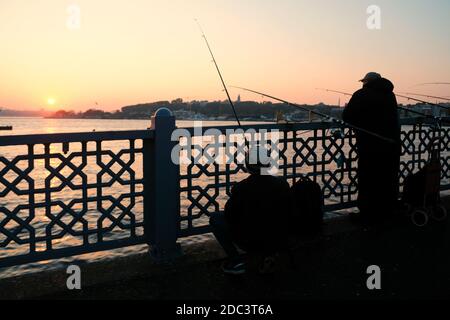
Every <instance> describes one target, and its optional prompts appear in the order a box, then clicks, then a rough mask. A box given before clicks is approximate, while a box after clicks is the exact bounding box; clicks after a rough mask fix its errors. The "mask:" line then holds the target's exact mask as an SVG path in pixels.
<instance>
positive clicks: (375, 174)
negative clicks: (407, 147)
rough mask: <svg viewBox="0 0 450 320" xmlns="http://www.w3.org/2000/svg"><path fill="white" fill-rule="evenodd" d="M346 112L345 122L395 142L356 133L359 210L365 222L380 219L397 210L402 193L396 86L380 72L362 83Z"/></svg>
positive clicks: (368, 76)
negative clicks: (400, 188)
mask: <svg viewBox="0 0 450 320" xmlns="http://www.w3.org/2000/svg"><path fill="white" fill-rule="evenodd" d="M360 81H361V82H362V83H363V87H362V89H360V90H358V91H357V92H355V93H354V94H353V96H352V98H351V99H350V102H349V103H348V105H347V106H346V108H345V110H344V112H343V120H344V121H346V122H348V123H350V124H353V125H355V126H358V127H360V128H363V129H366V130H368V131H371V132H374V133H377V134H378V135H381V136H384V137H386V138H389V139H392V140H393V141H395V143H392V142H391V143H389V142H386V141H384V140H382V139H379V138H377V137H374V136H372V135H369V134H367V133H364V132H361V131H356V140H357V143H356V146H357V151H358V156H359V160H358V172H357V173H358V188H359V192H358V208H359V211H360V214H359V216H358V217H360V218H361V219H362V220H364V221H373V220H379V219H382V218H384V217H387V216H389V215H391V214H392V212H393V211H394V210H395V207H396V203H397V200H398V193H399V179H398V172H399V167H400V153H401V145H400V124H399V116H398V106H397V99H396V97H395V94H394V92H393V91H394V85H393V84H392V82H391V81H389V80H387V79H385V78H383V77H381V75H380V74H378V73H376V72H370V73H368V74H367V75H366V76H365V77H364V78H363V79H362V80H360Z"/></svg>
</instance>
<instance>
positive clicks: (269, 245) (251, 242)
mask: <svg viewBox="0 0 450 320" xmlns="http://www.w3.org/2000/svg"><path fill="white" fill-rule="evenodd" d="M252 151H254V150H251V152H250V153H249V154H250V155H249V156H247V157H246V169H247V172H248V173H249V174H250V176H249V177H248V178H247V179H245V180H243V181H241V182H239V183H238V184H236V185H235V186H234V187H233V188H232V189H231V196H230V199H229V200H228V202H227V203H226V205H225V212H224V213H217V214H212V215H211V217H210V226H211V228H212V231H213V233H214V235H215V237H216V239H217V241H218V242H219V243H220V245H221V246H222V247H223V249H224V251H225V252H226V254H227V256H228V259H227V261H225V262H224V264H223V265H222V270H223V272H224V273H226V274H232V275H239V274H243V273H245V272H246V266H247V264H246V261H245V259H244V258H243V257H242V256H241V255H240V254H239V251H238V248H239V249H241V250H243V251H245V252H247V253H257V254H259V255H260V256H261V257H263V259H262V261H261V264H260V266H259V269H260V272H262V273H264V272H265V271H268V270H267V269H271V267H272V265H273V263H274V254H275V253H276V252H277V251H278V250H279V249H280V248H281V247H282V246H283V245H285V244H286V243H287V237H288V232H287V230H288V217H289V215H290V213H291V210H292V198H291V193H290V188H289V184H288V183H287V181H286V180H284V179H283V178H279V177H274V176H271V175H269V174H267V173H266V172H267V171H268V170H267V168H268V167H270V165H264V164H262V163H261V162H260V161H259V157H258V155H257V154H258V152H252ZM255 153H256V155H255V156H254V154H255ZM255 158H256V159H255Z"/></svg>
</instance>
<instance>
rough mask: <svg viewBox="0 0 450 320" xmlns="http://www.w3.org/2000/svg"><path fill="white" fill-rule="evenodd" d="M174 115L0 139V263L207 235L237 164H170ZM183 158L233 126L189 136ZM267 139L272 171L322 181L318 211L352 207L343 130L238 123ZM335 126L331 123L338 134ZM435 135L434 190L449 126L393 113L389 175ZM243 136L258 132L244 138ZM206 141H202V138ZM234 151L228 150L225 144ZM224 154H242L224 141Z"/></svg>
mask: <svg viewBox="0 0 450 320" xmlns="http://www.w3.org/2000/svg"><path fill="white" fill-rule="evenodd" d="M175 128H176V127H175V119H174V117H173V116H171V115H170V113H169V112H168V111H167V110H165V111H163V112H158V114H157V115H156V116H155V117H154V118H153V119H152V130H141V131H124V132H104V133H101V132H92V133H72V134H49V135H30V136H9V137H0V267H5V266H12V265H18V264H24V263H29V262H35V261H41V260H48V259H55V258H60V257H67V256H72V255H78V254H84V253H90V252H96V251H101V250H109V249H115V248H121V247H125V246H132V245H136V244H144V243H146V244H148V245H149V246H150V248H151V252H152V255H153V257H155V258H156V259H166V258H170V257H172V256H174V255H177V254H179V248H178V246H177V239H180V238H182V237H187V236H192V235H199V234H204V233H207V232H209V228H208V217H209V216H210V214H211V213H214V212H220V211H222V210H223V208H224V204H225V202H226V200H227V198H228V196H229V194H230V190H231V187H232V186H233V185H234V184H235V183H236V182H237V181H239V180H241V179H242V178H244V177H245V176H246V174H245V172H244V168H243V166H242V165H241V164H236V162H233V163H231V164H224V163H217V162H215V163H212V164H202V163H201V161H200V163H199V162H198V161H196V162H195V163H190V164H181V165H179V166H178V165H176V164H174V163H173V162H172V158H171V157H172V156H173V154H174V153H173V150H174V149H173V148H174V146H177V145H178V146H180V145H182V144H183V143H182V142H181V140H182V139H181V140H180V141H172V140H173V137H172V133H173V132H174V129H175ZM208 129H212V128H202V131H201V132H200V133H199V132H197V130H196V129H195V128H187V129H186V132H188V133H189V134H191V135H192V136H194V139H193V140H192V144H190V145H189V148H190V149H192V150H193V154H192V156H191V160H193V159H194V158H197V160H199V159H198V158H199V157H200V158H201V157H208V152H209V151H210V150H209V149H210V146H211V145H213V144H215V143H216V142H217V141H215V139H219V140H220V141H222V142H223V141H224V139H225V140H226V139H228V138H227V137H228V136H227V135H226V133H227V130H229V129H236V127H235V126H228V127H226V126H225V127H218V128H214V129H215V130H216V133H217V135H216V136H213V137H209V138H208V137H206V138H205V139H202V141H197V140H196V139H195V137H198V136H199V135H202V134H203V133H204V132H205V131H207V130H208ZM242 129H244V130H248V129H253V130H254V131H256V132H264V130H266V131H268V132H266V133H264V134H266V136H267V137H268V139H269V140H271V139H273V135H274V132H270V131H271V130H275V133H276V135H277V137H278V149H279V151H280V152H279V156H280V158H279V163H278V164H279V169H280V171H279V174H280V175H282V176H284V177H286V178H287V179H288V181H289V182H290V183H293V182H294V181H296V179H298V178H299V176H300V175H307V176H309V177H311V178H312V179H314V180H315V181H317V182H319V183H320V184H321V186H322V188H323V191H324V196H325V199H326V205H327V209H328V210H338V209H342V208H350V207H352V206H354V204H355V199H356V195H357V180H356V161H357V154H356V152H355V137H354V135H353V133H352V131H351V130H349V129H346V128H340V127H339V126H336V125H335V124H332V123H301V124H284V125H277V124H265V125H249V126H244V127H243V128H242ZM336 129H342V134H338V133H337V132H336ZM437 136H440V137H441V139H440V143H441V150H442V153H441V161H442V189H443V190H449V189H450V181H449V175H450V173H449V171H450V170H449V151H450V150H449V148H450V143H449V140H450V128H449V127H445V128H436V127H434V126H430V125H428V124H427V123H426V122H424V121H422V120H420V119H410V120H405V121H403V132H402V142H403V154H402V163H401V168H400V177H401V181H403V179H404V178H405V177H406V176H407V175H408V174H410V173H412V172H414V171H416V170H417V169H418V168H421V167H422V166H423V165H424V164H425V163H426V159H427V149H426V146H427V145H428V143H429V141H430V140H431V139H432V138H434V137H437ZM247 138H248V140H249V141H254V140H258V139H259V138H260V137H259V138H258V135H254V136H252V135H251V134H250V135H248V136H247ZM208 139H209V140H208ZM233 148H234V149H233ZM233 148H232V149H231V150H228V154H227V156H228V157H231V158H232V159H235V160H236V159H238V158H239V157H240V156H241V157H242V156H243V154H242V152H243V151H242V150H243V148H242V143H241V144H240V143H239V142H238V141H235V142H233Z"/></svg>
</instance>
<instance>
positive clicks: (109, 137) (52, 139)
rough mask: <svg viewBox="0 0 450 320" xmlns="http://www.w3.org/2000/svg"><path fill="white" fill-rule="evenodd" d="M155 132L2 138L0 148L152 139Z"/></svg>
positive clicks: (56, 134)
mask: <svg viewBox="0 0 450 320" xmlns="http://www.w3.org/2000/svg"><path fill="white" fill-rule="evenodd" d="M153 137H154V131H153V130H150V129H149V130H133V131H99V132H75V133H51V134H30V135H11V136H0V146H15V145H34V144H47V143H69V142H89V141H115V140H133V139H152V138H153Z"/></svg>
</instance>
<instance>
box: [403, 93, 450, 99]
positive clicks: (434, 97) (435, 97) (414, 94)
mask: <svg viewBox="0 0 450 320" xmlns="http://www.w3.org/2000/svg"><path fill="white" fill-rule="evenodd" d="M400 93H403V94H409V95H413V96H418V97H424V98H432V99H439V100H446V101H450V99H449V98H444V97H437V96H430V95H426V94H418V93H412V92H400Z"/></svg>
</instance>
